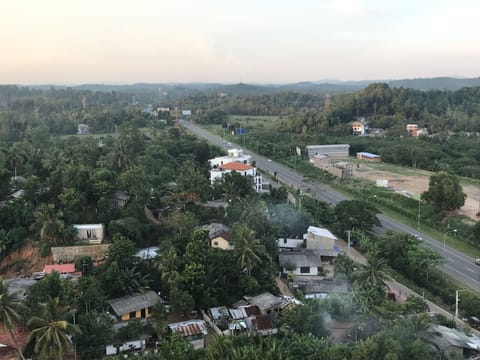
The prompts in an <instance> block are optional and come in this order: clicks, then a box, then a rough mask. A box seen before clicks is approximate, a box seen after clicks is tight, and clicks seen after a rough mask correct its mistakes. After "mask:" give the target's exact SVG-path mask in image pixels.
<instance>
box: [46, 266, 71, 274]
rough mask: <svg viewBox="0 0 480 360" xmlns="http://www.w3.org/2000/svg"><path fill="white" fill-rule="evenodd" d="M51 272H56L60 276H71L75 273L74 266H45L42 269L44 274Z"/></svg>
mask: <svg viewBox="0 0 480 360" xmlns="http://www.w3.org/2000/svg"><path fill="white" fill-rule="evenodd" d="M52 271H56V272H58V273H60V274H72V273H74V272H75V264H54V265H45V267H44V268H43V272H44V273H45V274H50V273H51V272H52Z"/></svg>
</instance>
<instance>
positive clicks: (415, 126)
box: [406, 124, 418, 137]
mask: <svg viewBox="0 0 480 360" xmlns="http://www.w3.org/2000/svg"><path fill="white" fill-rule="evenodd" d="M406 130H407V132H408V133H409V134H410V135H411V136H413V137H417V131H418V124H407V126H406Z"/></svg>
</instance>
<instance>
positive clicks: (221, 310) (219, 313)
mask: <svg viewBox="0 0 480 360" xmlns="http://www.w3.org/2000/svg"><path fill="white" fill-rule="evenodd" d="M208 311H209V312H210V315H212V318H213V320H217V319H219V318H221V317H224V316H228V310H227V308H226V307H225V306H219V307H213V308H210V309H208Z"/></svg>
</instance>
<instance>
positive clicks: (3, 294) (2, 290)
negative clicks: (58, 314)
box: [0, 277, 25, 360]
mask: <svg viewBox="0 0 480 360" xmlns="http://www.w3.org/2000/svg"><path fill="white" fill-rule="evenodd" d="M22 310H25V305H23V303H22V302H21V301H20V300H19V299H18V297H17V294H16V293H12V292H9V291H8V284H7V283H6V282H5V280H3V279H2V278H1V277H0V321H1V322H2V326H3V329H4V330H5V331H8V332H9V333H10V336H11V337H12V340H13V342H14V344H15V347H16V349H17V351H18V354H19V355H20V357H21V358H22V359H23V360H25V357H24V356H23V353H22V349H21V348H20V346H19V345H18V343H17V339H16V338H15V335H14V334H13V329H14V328H15V326H16V324H18V323H19V322H20V320H21V318H22V316H21V312H22Z"/></svg>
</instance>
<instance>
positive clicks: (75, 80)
mask: <svg viewBox="0 0 480 360" xmlns="http://www.w3.org/2000/svg"><path fill="white" fill-rule="evenodd" d="M479 14H480V0H240V1H239V0H192V1H189V0H131V1H124V0H82V1H68V0H67V1H66V0H42V1H39V0H15V1H13V0H0V84H25V85H27V84H64V85H70V84H71V85H73V84H85V83H107V84H123V83H125V84H131V83H137V82H150V83H156V82H181V83H182V82H183V83H187V82H223V83H238V82H244V83H292V82H298V81H319V80H326V79H335V80H391V79H405V78H426V77H436V76H458V77H478V76H480V25H479V23H478V19H479V16H480V15H479Z"/></svg>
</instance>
